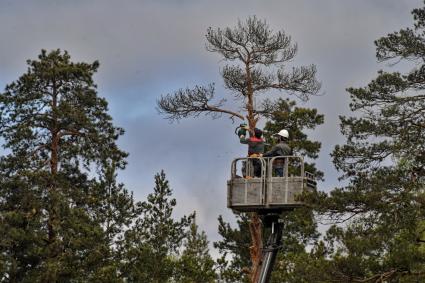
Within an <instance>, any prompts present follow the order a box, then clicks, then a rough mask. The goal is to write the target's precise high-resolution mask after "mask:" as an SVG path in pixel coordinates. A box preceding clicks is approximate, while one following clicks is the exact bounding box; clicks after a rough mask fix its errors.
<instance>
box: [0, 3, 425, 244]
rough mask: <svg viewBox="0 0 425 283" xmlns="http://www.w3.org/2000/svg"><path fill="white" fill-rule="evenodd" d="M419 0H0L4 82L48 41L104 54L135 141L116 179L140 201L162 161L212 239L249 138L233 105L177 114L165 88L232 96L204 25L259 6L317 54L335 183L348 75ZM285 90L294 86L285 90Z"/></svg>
mask: <svg viewBox="0 0 425 283" xmlns="http://www.w3.org/2000/svg"><path fill="white" fill-rule="evenodd" d="M422 5H423V2H422V1H419V0H374V1H370V0H356V1H348V0H321V1H317V0H298V1H290V0H264V1H260V0H258V1H254V0H233V1H225V0H215V1H205V0H197V1H195V0H175V1H158V0H157V1H154V0H151V1H149V0H125V1H112V0H85V1H83V0H74V1H65V0H63V1H60V0H38V1H29V0H28V1H23V0H0V38H1V44H0V91H2V90H3V89H4V87H5V86H6V84H8V83H11V82H12V81H14V80H16V79H17V78H18V77H19V76H20V75H21V74H23V73H24V72H25V71H26V69H27V66H26V60H27V59H35V58H36V57H37V55H38V54H39V53H40V50H41V49H47V50H52V49H57V48H60V49H62V50H67V51H68V52H69V53H70V55H71V57H72V60H73V61H75V62H77V61H85V62H93V61H94V60H99V62H100V68H99V71H98V73H97V74H96V75H95V81H96V83H97V85H98V92H99V95H100V96H102V97H105V98H106V99H107V100H108V102H109V109H110V114H111V115H112V117H113V118H114V122H115V125H116V126H120V127H123V128H124V129H125V130H126V133H125V135H124V136H123V137H122V138H121V139H120V141H119V144H120V146H121V148H122V149H124V150H125V151H127V152H129V153H130V156H129V158H128V162H129V164H128V166H127V168H126V169H125V170H124V171H122V172H120V174H119V180H120V181H121V182H123V183H124V184H125V185H126V187H127V188H128V189H130V190H132V191H133V192H134V195H135V198H136V199H137V200H140V201H143V200H145V198H146V196H147V195H148V194H149V193H151V192H152V191H153V187H154V182H153V178H154V175H155V174H156V173H157V172H160V171H161V170H164V171H165V173H166V174H167V178H168V180H169V181H170V185H171V188H172V189H173V192H174V197H175V198H176V199H177V207H176V211H175V212H176V213H175V216H176V217H180V216H182V215H184V214H189V213H191V212H192V211H196V213H197V224H198V225H199V226H200V228H201V229H202V230H205V231H206V233H207V235H208V238H209V240H210V241H211V242H213V241H217V240H219V239H220V237H219V235H218V233H217V226H218V222H217V217H218V215H220V214H221V215H223V216H224V218H225V219H226V220H228V221H232V220H233V216H232V213H231V211H230V210H229V209H227V208H226V180H227V178H228V177H229V175H230V163H231V161H232V159H233V158H236V157H239V156H244V155H245V154H246V146H244V145H241V144H239V142H238V138H237V137H236V136H235V134H234V128H235V127H236V126H237V124H233V123H232V121H231V120H230V119H228V118H226V117H222V118H221V119H217V120H211V119H210V118H209V117H203V116H201V117H200V118H197V119H191V118H189V119H185V120H182V121H180V122H179V123H173V124H171V123H169V121H167V120H165V119H164V117H162V116H160V115H159V114H158V112H157V110H156V101H157V99H158V98H159V97H160V96H161V95H163V94H167V93H172V92H173V91H175V90H177V89H179V88H186V87H193V86H195V85H207V84H209V83H215V85H216V90H217V94H216V95H217V97H223V98H225V97H227V98H230V97H231V96H230V93H229V92H228V91H227V90H226V89H224V84H223V81H222V79H221V77H220V68H221V67H222V66H223V65H224V62H223V60H221V59H222V58H220V56H219V55H218V54H214V53H210V52H208V51H206V49H205V43H206V40H205V34H206V30H207V28H208V27H213V28H217V27H221V28H223V27H227V26H230V27H233V26H234V25H236V24H237V21H238V19H240V20H244V19H246V18H247V17H248V16H252V15H256V16H257V17H258V18H260V19H265V20H266V21H267V22H268V23H269V25H270V27H271V28H272V29H273V30H275V31H278V30H284V31H285V33H286V34H288V35H290V36H291V37H292V40H293V42H296V43H297V44H298V47H299V48H298V55H297V56H296V57H295V59H294V60H293V62H292V64H294V65H295V66H301V65H309V64H315V65H316V66H317V70H318V73H317V77H318V79H319V80H320V81H321V82H322V89H321V93H322V95H320V96H316V97H313V98H311V99H310V100H309V101H308V102H306V103H303V102H301V101H298V105H299V106H303V107H312V108H317V109H318V111H319V112H320V113H322V114H324V115H325V123H324V125H322V126H320V127H318V128H317V129H316V130H314V131H313V132H311V137H312V138H313V139H315V140H318V141H320V142H321V143H322V151H321V153H320V157H319V159H318V160H317V161H316V163H317V167H318V168H319V169H320V170H322V171H323V172H325V181H324V182H322V183H320V184H319V189H320V190H324V191H330V190H331V189H332V188H334V187H336V186H339V185H341V184H339V183H338V172H336V170H335V168H334V167H333V165H332V160H331V157H330V152H331V151H332V149H333V148H334V147H335V145H337V144H343V143H344V137H342V136H341V135H340V133H339V119H338V116H339V115H350V111H349V107H348V103H349V95H348V94H347V92H346V91H345V89H346V88H347V87H361V86H365V85H366V84H367V83H368V82H369V81H370V80H371V79H373V78H374V76H375V75H376V72H377V71H378V70H380V69H390V66H389V65H388V64H382V63H378V62H377V60H376V58H375V48H374V44H373V41H374V40H376V39H378V38H379V37H381V36H384V35H386V34H388V33H391V32H393V31H396V30H399V29H400V28H404V27H408V26H412V22H413V19H412V16H411V10H412V9H413V8H416V7H420V6H422ZM282 97H284V98H285V97H286V96H285V95H284V94H282Z"/></svg>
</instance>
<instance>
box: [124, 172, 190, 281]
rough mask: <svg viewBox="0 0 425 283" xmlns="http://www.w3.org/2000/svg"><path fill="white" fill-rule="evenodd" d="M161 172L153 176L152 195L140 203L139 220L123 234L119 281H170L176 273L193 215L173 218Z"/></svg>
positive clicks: (169, 190)
mask: <svg viewBox="0 0 425 283" xmlns="http://www.w3.org/2000/svg"><path fill="white" fill-rule="evenodd" d="M171 196H172V190H171V188H170V186H169V183H168V180H166V176H165V173H164V172H163V171H162V172H161V173H159V174H157V175H155V187H154V192H153V193H151V194H149V195H148V197H147V201H144V202H142V203H141V204H140V206H139V209H140V213H141V214H140V218H138V219H137V221H136V223H135V225H134V227H132V228H131V229H130V230H128V231H126V237H125V240H124V241H123V243H122V244H121V250H122V252H123V253H124V254H126V257H127V258H126V261H125V263H124V265H123V268H122V274H123V278H125V279H126V280H128V281H129V282H152V283H164V282H170V280H172V279H173V276H174V274H175V272H176V265H177V261H178V257H179V251H180V247H181V245H182V242H183V241H184V239H185V238H186V235H187V229H188V228H189V226H190V223H191V221H192V219H193V217H194V214H191V215H189V216H183V217H182V218H181V219H180V220H178V221H176V220H174V219H173V217H172V214H173V210H174V207H175V206H176V204H177V202H176V199H174V198H170V197H171Z"/></svg>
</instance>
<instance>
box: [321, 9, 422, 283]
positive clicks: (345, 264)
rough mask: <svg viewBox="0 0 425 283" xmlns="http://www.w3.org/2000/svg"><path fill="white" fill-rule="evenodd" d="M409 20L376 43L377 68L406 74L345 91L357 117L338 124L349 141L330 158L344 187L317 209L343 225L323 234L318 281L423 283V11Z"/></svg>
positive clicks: (386, 76)
mask: <svg viewBox="0 0 425 283" xmlns="http://www.w3.org/2000/svg"><path fill="white" fill-rule="evenodd" d="M413 17H414V20H415V24H414V28H413V29H411V28H406V29H401V30H400V31H398V32H394V33H391V34H388V35H387V36H384V37H382V38H380V39H378V40H376V41H375V44H376V47H377V52H376V56H377V58H378V60H379V61H380V62H387V63H403V65H402V68H400V70H407V71H406V72H404V73H402V72H399V71H395V72H391V71H384V70H381V71H379V72H378V75H377V77H376V78H375V79H373V80H372V81H371V82H370V83H369V84H368V85H367V86H365V87H360V88H349V89H348V92H349V93H350V96H351V103H350V108H351V110H352V111H353V112H355V113H356V114H357V113H358V115H357V116H355V117H342V118H341V129H342V133H343V134H344V135H345V136H346V138H347V141H346V143H345V144H344V145H341V146H337V147H336V148H335V150H334V152H333V154H332V155H333V158H334V163H335V166H336V168H337V169H338V170H340V172H341V173H342V179H345V180H346V182H347V183H348V185H347V186H344V187H341V188H337V189H335V190H333V191H332V192H331V194H330V196H328V197H326V196H325V197H323V198H322V199H321V201H323V202H319V203H318V207H319V208H322V209H323V212H324V213H326V214H327V215H328V217H330V218H331V219H334V220H337V221H339V222H343V223H344V225H335V226H333V227H332V228H331V229H329V231H328V233H327V236H326V239H327V241H326V242H327V245H326V246H327V253H328V258H329V259H331V261H330V263H329V264H326V269H325V272H322V273H318V274H321V276H320V277H321V278H322V279H323V280H328V281H339V282H394V283H395V282H425V237H424V231H425V228H424V227H425V226H424V223H425V191H424V188H425V144H424V142H423V141H424V138H425V96H424V93H423V90H424V88H425V64H424V58H425V43H424V42H425V41H424V40H425V37H424V32H425V8H424V7H423V8H420V9H415V10H413ZM390 65H391V66H392V67H395V66H396V64H390ZM328 281H327V282H328Z"/></svg>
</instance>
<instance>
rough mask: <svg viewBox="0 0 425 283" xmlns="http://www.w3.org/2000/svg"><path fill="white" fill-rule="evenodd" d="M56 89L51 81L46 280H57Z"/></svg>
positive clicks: (57, 152) (57, 147)
mask: <svg viewBox="0 0 425 283" xmlns="http://www.w3.org/2000/svg"><path fill="white" fill-rule="evenodd" d="M57 99H58V97H57V90H56V83H55V81H54V82H53V87H52V105H51V107H52V109H51V110H52V118H53V119H52V120H53V125H52V126H51V129H50V133H51V144H50V184H49V192H48V196H49V202H50V203H49V206H50V207H49V211H48V213H49V216H48V220H47V229H48V255H47V256H48V259H47V263H48V267H47V268H48V271H47V274H46V275H45V276H46V278H45V279H46V282H49V283H50V282H52V283H53V282H57V270H56V268H54V267H53V268H52V266H54V265H55V264H56V262H55V261H56V257H57V255H58V246H57V242H56V241H57V236H56V230H57V229H56V228H57V226H58V223H59V219H58V215H57V212H58V211H57V207H58V203H57V202H58V199H57V193H58V192H57V185H56V176H57V172H58V166H59V140H60V135H59V128H58V127H59V126H58V124H59V123H58V121H57V115H56V111H57V104H58V101H57Z"/></svg>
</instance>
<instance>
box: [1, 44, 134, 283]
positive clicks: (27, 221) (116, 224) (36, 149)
mask: <svg viewBox="0 0 425 283" xmlns="http://www.w3.org/2000/svg"><path fill="white" fill-rule="evenodd" d="M27 63H28V70H27V72H26V73H25V74H23V75H22V76H21V77H19V79H18V80H16V81H15V82H13V83H11V84H9V85H7V86H6V89H5V91H4V92H3V93H1V94H0V137H1V138H2V139H3V140H4V145H3V146H4V148H5V149H6V153H7V154H6V155H5V156H2V157H1V159H0V187H1V190H0V221H1V223H0V224H1V225H0V233H1V234H2V237H1V240H0V254H1V258H0V260H1V264H0V265H1V266H2V267H1V268H2V278H1V279H2V280H5V281H9V282H18V281H19V282H68V281H74V282H75V281H96V280H99V281H102V278H103V279H104V278H110V280H112V281H113V280H114V279H113V278H117V275H118V272H117V266H116V263H115V262H114V260H115V259H114V256H113V255H112V249H113V246H114V241H115V239H117V237H119V234H120V230H121V229H122V228H123V226H126V225H129V224H130V222H131V220H130V218H131V217H132V215H133V212H134V209H133V208H134V207H133V206H134V204H133V199H132V196H131V195H130V194H129V193H128V192H127V191H126V190H125V189H124V188H123V187H122V185H116V183H115V173H114V172H115V171H116V170H117V169H122V168H124V166H125V163H126V162H125V157H126V156H127V154H126V153H125V152H123V151H122V150H120V149H119V148H118V146H117V144H116V141H117V139H118V137H119V136H120V135H122V134H123V130H122V129H121V128H117V127H115V126H114V125H113V124H112V118H111V116H109V115H108V113H107V110H108V108H107V102H106V100H105V99H103V98H101V97H99V96H98V95H97V91H96V85H95V84H94V82H93V78H92V77H93V75H94V73H95V72H96V71H97V69H98V67H99V63H98V62H97V61H95V62H93V63H91V64H87V63H73V62H72V61H71V58H70V55H69V54H68V53H67V52H66V51H65V52H62V51H60V50H54V51H51V52H47V51H45V50H42V52H41V54H40V55H39V56H38V59H37V60H28V61H27Z"/></svg>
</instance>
